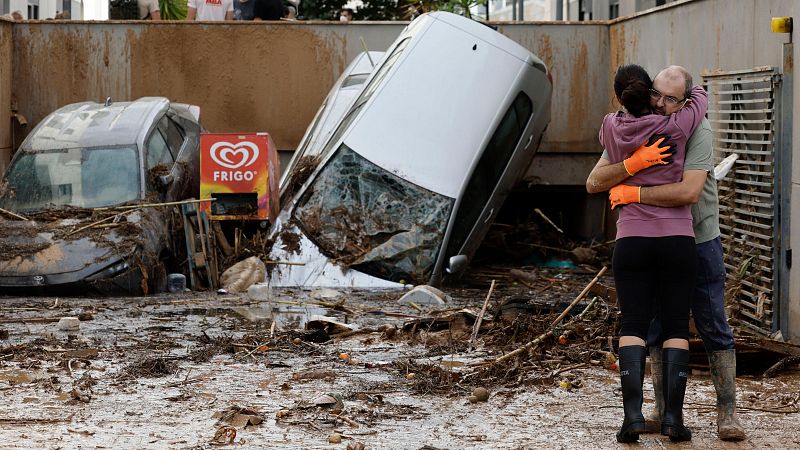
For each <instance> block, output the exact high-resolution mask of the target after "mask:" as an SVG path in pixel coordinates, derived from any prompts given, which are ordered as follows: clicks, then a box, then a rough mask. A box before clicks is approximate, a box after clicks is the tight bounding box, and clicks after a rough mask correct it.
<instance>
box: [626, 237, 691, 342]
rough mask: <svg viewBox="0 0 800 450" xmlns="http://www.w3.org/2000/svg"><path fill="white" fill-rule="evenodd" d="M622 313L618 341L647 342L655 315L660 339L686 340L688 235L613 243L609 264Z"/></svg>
mask: <svg viewBox="0 0 800 450" xmlns="http://www.w3.org/2000/svg"><path fill="white" fill-rule="evenodd" d="M612 265H613V268H614V282H615V283H616V286H617V299H618V301H619V309H620V311H621V312H622V330H621V331H620V335H621V336H636V337H638V338H641V339H643V340H645V341H646V340H647V330H648V329H649V328H650V321H651V320H652V319H653V317H654V316H655V315H659V317H660V318H661V323H662V325H663V327H664V332H663V333H662V335H661V336H662V338H663V339H664V340H667V339H674V338H679V339H688V338H689V304H690V302H691V299H692V291H693V289H694V283H695V270H696V265H697V256H696V253H695V243H694V238H692V237H689V236H667V237H626V238H621V239H617V243H616V246H615V248H614V258H613V262H612Z"/></svg>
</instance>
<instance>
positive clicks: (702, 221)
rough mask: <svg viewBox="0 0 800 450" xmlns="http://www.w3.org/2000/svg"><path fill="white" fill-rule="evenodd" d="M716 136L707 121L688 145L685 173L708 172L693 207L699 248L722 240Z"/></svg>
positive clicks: (693, 218)
mask: <svg viewBox="0 0 800 450" xmlns="http://www.w3.org/2000/svg"><path fill="white" fill-rule="evenodd" d="M712 138H713V135H712V132H711V125H710V124H709V123H708V119H703V121H702V122H700V126H699V127H697V129H696V130H694V133H693V134H692V137H690V138H689V142H687V143H686V162H685V163H684V164H683V170H684V171H686V170H705V171H707V172H708V176H707V177H706V183H705V184H704V185H703V192H701V193H700V200H699V201H698V202H697V203H695V204H694V205H692V225H693V226H694V241H695V243H697V244H701V243H703V242H707V241H710V240H712V239H715V238H716V237H718V236H719V234H720V233H719V196H718V195H717V180H715V179H714V151H713V147H712V145H711V141H712Z"/></svg>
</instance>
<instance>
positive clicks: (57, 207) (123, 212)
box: [0, 97, 201, 295]
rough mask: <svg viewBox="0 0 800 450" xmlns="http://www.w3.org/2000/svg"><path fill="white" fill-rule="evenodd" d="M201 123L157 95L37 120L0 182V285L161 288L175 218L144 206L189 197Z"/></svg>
mask: <svg viewBox="0 0 800 450" xmlns="http://www.w3.org/2000/svg"><path fill="white" fill-rule="evenodd" d="M200 131H201V127H200V124H199V108H198V107H196V106H191V105H184V104H174V103H173V104H171V103H170V102H169V100H167V99H166V98H161V97H146V98H141V99H139V100H136V101H133V102H119V103H112V102H111V100H110V99H109V100H107V101H106V102H105V103H104V104H103V103H95V102H83V103H76V104H72V105H67V106H64V107H62V108H60V109H58V110H57V111H55V112H53V113H51V114H50V115H49V116H47V117H46V118H45V119H43V120H42V121H41V122H40V123H39V125H37V127H36V128H35V129H34V130H33V131H32V132H31V133H30V134H29V135H28V136H27V138H26V139H25V141H24V142H23V143H22V145H21V146H20V148H19V149H18V150H17V152H16V153H15V155H14V158H13V159H12V161H11V164H10V166H9V167H8V169H7V171H6V173H5V176H4V177H3V181H2V184H1V185H0V208H1V209H0V228H1V230H0V292H2V293H3V294H16V293H36V294H59V295H61V294H86V293H96V294H105V295H116V294H134V295H135V294H147V293H151V292H158V291H163V290H164V289H165V288H166V273H167V269H168V266H170V265H173V264H175V262H176V260H177V258H178V257H179V255H180V254H181V250H182V247H181V245H180V244H177V243H176V239H174V237H175V236H174V235H173V233H175V231H176V230H177V229H179V228H180V226H181V223H180V217H179V215H178V214H176V213H175V211H174V209H172V208H169V207H164V206H160V207H154V206H152V205H153V204H160V203H166V202H174V201H179V200H183V199H188V198H196V197H197V195H198V193H199V180H198V173H199V137H200ZM184 253H185V251H184Z"/></svg>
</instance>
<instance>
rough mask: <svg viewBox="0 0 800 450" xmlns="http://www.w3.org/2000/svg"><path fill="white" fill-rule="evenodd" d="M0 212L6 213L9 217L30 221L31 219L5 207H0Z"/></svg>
mask: <svg viewBox="0 0 800 450" xmlns="http://www.w3.org/2000/svg"><path fill="white" fill-rule="evenodd" d="M0 212H1V213H3V214H7V215H9V216H11V217H14V218H16V219H20V220H26V221H30V220H31V219H28V218H27V217H24V216H20V215H19V214H17V213H15V212H12V211H9V210H7V209H3V208H0Z"/></svg>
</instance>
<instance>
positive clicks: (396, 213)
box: [270, 12, 552, 287]
mask: <svg viewBox="0 0 800 450" xmlns="http://www.w3.org/2000/svg"><path fill="white" fill-rule="evenodd" d="M551 91H552V84H551V80H550V77H549V74H548V72H547V69H546V67H545V66H544V64H543V63H542V61H541V60H540V59H539V58H537V57H536V56H534V55H533V54H531V53H530V52H529V51H528V50H526V49H525V48H523V47H521V46H520V45H518V44H516V43H515V42H513V41H511V40H510V39H508V38H506V37H505V36H503V35H501V34H500V33H498V32H496V31H494V30H492V29H491V28H489V27H486V26H484V25H482V24H480V23H477V22H474V21H472V20H469V19H466V18H464V17H461V16H457V15H454V14H450V13H443V12H436V13H430V14H424V15H422V16H421V17H419V18H417V19H416V20H415V21H413V22H412V23H411V24H410V25H409V26H408V27H407V28H406V29H405V30H404V31H403V32H402V33H401V34H400V36H399V37H398V38H397V40H396V41H395V42H394V43H393V44H392V46H391V47H390V48H389V49H388V50H387V52H386V55H385V56H384V58H383V59H382V60H381V62H380V63H379V64H378V66H377V67H376V68H375V70H374V71H373V72H372V73H371V75H370V76H369V78H368V79H367V80H366V82H365V84H364V87H363V90H362V91H361V93H360V94H359V96H358V97H357V98H356V100H355V101H354V102H353V104H352V106H351V107H350V109H349V110H348V111H347V113H346V114H345V115H344V117H343V118H342V120H341V121H340V123H339V124H338V127H337V128H336V130H335V131H334V133H333V134H332V135H331V137H330V138H328V140H327V142H326V143H325V146H324V148H323V149H322V150H321V151H320V152H319V154H320V155H321V159H320V161H319V163H318V164H317V165H316V167H314V168H313V172H312V173H311V174H310V176H308V178H307V180H306V181H305V182H304V183H303V185H302V186H301V187H300V188H299V189H297V193H296V194H295V195H294V196H293V197H292V198H291V199H290V201H289V202H288V203H285V204H284V209H283V211H282V213H281V215H280V216H279V218H278V221H277V222H276V224H275V226H274V227H273V237H274V238H275V239H276V240H275V245H274V247H273V250H272V253H271V259H273V260H276V261H284V262H288V263H290V264H283V265H281V264H279V265H278V266H277V267H276V268H275V269H274V270H273V271H272V273H271V276H270V281H271V283H272V284H273V285H276V286H341V287H347V286H351V287H397V286H402V285H404V284H433V285H438V284H440V283H441V281H442V279H443V276H444V274H445V273H454V274H456V273H459V272H461V271H463V270H464V268H465V267H466V265H467V263H468V261H469V259H470V258H471V257H472V255H473V254H474V252H475V251H476V250H477V248H478V246H479V244H480V242H481V240H482V238H483V236H484V235H485V233H486V231H487V229H488V227H489V225H490V224H491V222H492V220H493V219H494V217H495V216H496V214H497V212H498V211H499V208H500V206H501V205H502V202H503V201H504V199H505V198H506V196H507V195H508V193H509V192H510V190H511V189H512V187H513V186H514V184H515V183H516V182H517V181H518V180H519V179H520V178H521V176H522V175H523V174H524V172H525V170H526V169H527V167H528V166H529V164H530V162H531V160H532V158H533V156H534V154H535V152H536V149H537V148H538V145H539V143H540V141H541V138H542V134H543V133H544V130H545V128H546V126H547V124H548V123H549V120H550V96H551Z"/></svg>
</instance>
